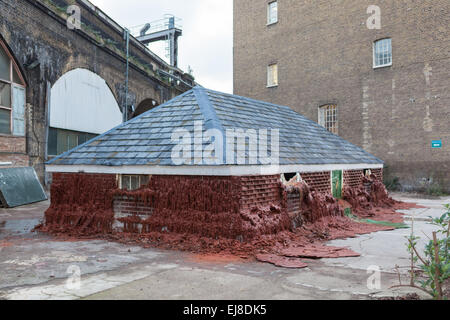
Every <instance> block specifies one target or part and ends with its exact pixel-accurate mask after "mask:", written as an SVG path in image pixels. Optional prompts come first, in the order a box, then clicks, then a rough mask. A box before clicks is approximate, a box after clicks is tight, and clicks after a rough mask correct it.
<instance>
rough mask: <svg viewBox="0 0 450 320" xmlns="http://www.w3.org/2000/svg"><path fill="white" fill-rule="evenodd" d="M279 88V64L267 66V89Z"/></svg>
mask: <svg viewBox="0 0 450 320" xmlns="http://www.w3.org/2000/svg"><path fill="white" fill-rule="evenodd" d="M276 86H278V64H276V63H272V64H269V65H268V66H267V87H276Z"/></svg>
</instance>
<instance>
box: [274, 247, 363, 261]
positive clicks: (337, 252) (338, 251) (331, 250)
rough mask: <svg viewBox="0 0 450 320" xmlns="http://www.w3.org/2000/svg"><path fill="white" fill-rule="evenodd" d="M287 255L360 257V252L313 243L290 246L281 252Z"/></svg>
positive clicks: (316, 257)
mask: <svg viewBox="0 0 450 320" xmlns="http://www.w3.org/2000/svg"><path fill="white" fill-rule="evenodd" d="M279 253H280V254H281V255H283V256H286V257H297V258H310V259H320V258H344V257H359V256H360V254H359V253H357V252H354V251H352V250H350V249H347V248H339V247H331V246H325V245H322V244H311V245H307V246H301V247H289V248H286V249H283V250H281V251H280V252H279Z"/></svg>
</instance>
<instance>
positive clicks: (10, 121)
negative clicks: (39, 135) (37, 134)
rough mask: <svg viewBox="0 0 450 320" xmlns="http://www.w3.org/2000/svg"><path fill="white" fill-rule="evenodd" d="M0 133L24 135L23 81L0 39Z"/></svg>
mask: <svg viewBox="0 0 450 320" xmlns="http://www.w3.org/2000/svg"><path fill="white" fill-rule="evenodd" d="M0 134H7V135H10V134H13V135H16V136H24V135H25V81H24V79H23V77H22V75H21V74H20V71H19V69H18V67H17V65H16V64H15V62H14V60H13V58H12V56H11V54H10V53H9V52H8V49H7V47H6V45H5V44H4V43H3V42H2V41H1V40H0Z"/></svg>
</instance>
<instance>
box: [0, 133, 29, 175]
mask: <svg viewBox="0 0 450 320" xmlns="http://www.w3.org/2000/svg"><path fill="white" fill-rule="evenodd" d="M29 160H30V159H29V157H28V154H27V149H26V139H25V138H24V137H13V136H6V135H0V163H1V162H3V163H5V164H4V165H2V166H0V168H9V167H27V166H29ZM9 163H11V164H9Z"/></svg>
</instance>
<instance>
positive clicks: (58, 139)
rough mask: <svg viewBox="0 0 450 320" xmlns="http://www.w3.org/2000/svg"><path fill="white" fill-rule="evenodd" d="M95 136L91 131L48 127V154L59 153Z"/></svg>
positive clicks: (54, 154) (55, 154)
mask: <svg viewBox="0 0 450 320" xmlns="http://www.w3.org/2000/svg"><path fill="white" fill-rule="evenodd" d="M96 136H97V135H96V134H93V133H87V132H78V131H71V130H65V129H58V128H50V129H49V132H48V155H49V156H57V155H60V154H62V153H64V152H66V151H69V150H71V149H73V148H75V147H77V146H79V145H80V144H83V143H85V142H86V141H89V140H91V139H93V138H95V137H96Z"/></svg>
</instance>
